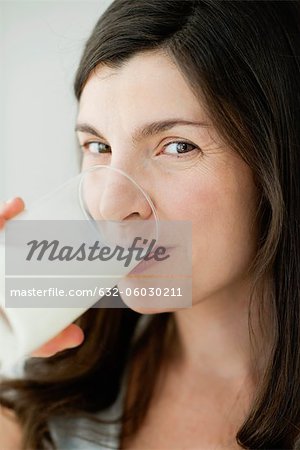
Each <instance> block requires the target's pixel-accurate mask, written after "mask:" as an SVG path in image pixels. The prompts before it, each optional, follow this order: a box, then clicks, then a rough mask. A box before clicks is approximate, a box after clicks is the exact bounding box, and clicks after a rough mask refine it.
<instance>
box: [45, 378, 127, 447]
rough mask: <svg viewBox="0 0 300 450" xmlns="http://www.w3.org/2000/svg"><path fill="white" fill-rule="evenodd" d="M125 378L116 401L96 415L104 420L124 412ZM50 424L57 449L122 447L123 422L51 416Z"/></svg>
mask: <svg viewBox="0 0 300 450" xmlns="http://www.w3.org/2000/svg"><path fill="white" fill-rule="evenodd" d="M125 379H126V377H124V378H123V383H122V387H121V389H120V392H119V395H118V398H117V400H116V401H115V403H114V404H113V405H111V406H110V407H109V408H107V409H105V410H103V411H101V412H99V413H97V414H96V417H99V418H103V419H104V420H107V419H115V418H117V417H118V416H119V415H120V414H121V413H122V409H123V400H124V394H125V385H126V383H125ZM48 426H49V430H50V434H51V437H52V439H53V441H54V443H55V446H56V448H57V450H107V449H118V448H120V432H121V424H119V423H118V424H115V423H112V424H97V423H94V422H91V421H89V420H88V419H86V418H77V419H75V418H59V417H55V418H51V421H49V422H48ZM99 432H100V433H101V434H100V433H99ZM96 442H97V443H96Z"/></svg>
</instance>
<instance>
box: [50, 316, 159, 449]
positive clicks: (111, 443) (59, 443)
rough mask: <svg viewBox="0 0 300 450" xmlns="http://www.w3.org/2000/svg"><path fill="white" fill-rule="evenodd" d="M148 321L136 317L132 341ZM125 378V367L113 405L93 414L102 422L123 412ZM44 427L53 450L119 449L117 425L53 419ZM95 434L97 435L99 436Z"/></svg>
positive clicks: (119, 425) (126, 371) (118, 427)
mask: <svg viewBox="0 0 300 450" xmlns="http://www.w3.org/2000/svg"><path fill="white" fill-rule="evenodd" d="M150 320H151V315H143V316H141V317H140V318H139V321H138V324H137V327H136V330H135V333H134V337H133V341H135V340H136V339H137V337H138V336H139V334H140V333H141V332H142V331H143V329H144V328H145V327H146V326H147V324H148V323H149V321H150ZM127 376H128V367H126V368H125V371H124V374H123V378H122V385H121V389H120V392H119V395H118V398H117V399H116V401H115V403H114V404H113V405H111V406H110V407H109V408H107V409H106V410H103V411H101V412H100V413H98V414H96V417H99V418H103V419H105V420H106V419H115V418H117V417H119V416H120V414H121V413H122V411H123V401H124V396H125V393H126V385H127ZM48 426H49V430H50V434H51V436H52V438H53V441H54V442H55V445H56V448H57V450H107V449H119V448H120V433H121V424H97V423H91V422H90V421H88V420H87V419H85V418H78V419H71V418H59V417H55V418H52V419H51V421H49V422H48ZM97 431H98V433H97ZM99 431H100V432H101V435H99ZM93 438H94V439H93ZM91 439H93V440H94V441H96V442H99V441H100V439H101V442H99V443H97V444H96V443H95V442H92V441H91Z"/></svg>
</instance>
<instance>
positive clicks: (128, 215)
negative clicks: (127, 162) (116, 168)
mask: <svg viewBox="0 0 300 450" xmlns="http://www.w3.org/2000/svg"><path fill="white" fill-rule="evenodd" d="M98 208H99V214H100V217H101V220H116V221H123V220H128V219H135V220H140V219H143V220H147V219H149V218H150V217H151V215H152V209H151V206H150V204H149V202H148V201H147V199H146V197H145V195H144V194H143V193H142V190H141V189H139V188H138V187H137V186H136V185H135V184H134V183H133V182H132V181H130V180H129V179H126V178H125V177H124V176H121V175H116V174H114V175H113V176H108V177H106V180H105V184H104V187H103V190H102V192H101V193H99V204H98Z"/></svg>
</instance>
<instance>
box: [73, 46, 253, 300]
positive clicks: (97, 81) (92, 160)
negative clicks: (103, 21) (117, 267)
mask: <svg viewBox="0 0 300 450" xmlns="http://www.w3.org/2000/svg"><path fill="white" fill-rule="evenodd" d="M79 106H80V107H79V115H78V126H77V130H78V137H79V141H80V144H81V145H83V155H84V156H83V165H82V168H83V169H86V168H88V167H90V166H92V165H95V164H104V165H110V166H112V167H115V168H118V169H121V170H123V171H125V172H126V173H127V174H129V175H130V176H131V177H132V178H134V179H135V181H136V182H137V183H139V185H140V186H141V187H142V188H143V189H144V190H145V191H146V192H147V193H148V194H149V196H150V197H151V199H152V201H153V203H154V205H155V208H156V211H157V213H158V217H159V219H161V220H166V221H178V220H185V221H190V222H191V223H192V270H193V278H192V297H193V304H196V303H199V302H202V301H204V300H205V299H208V298H210V297H212V296H215V295H217V294H220V293H222V292H224V293H225V292H231V294H234V289H235V288H237V289H239V286H240V285H241V283H243V282H244V281H245V278H246V272H247V269H248V267H249V264H250V262H251V260H252V258H253V256H254V253H255V249H256V240H257V238H256V228H255V225H254V221H253V218H254V214H255V211H256V206H257V200H256V199H257V193H256V188H255V184H254V181H253V177H252V172H251V170H250V169H249V167H248V166H247V165H246V163H245V162H244V161H243V160H242V159H241V158H240V157H239V156H238V155H237V154H236V153H235V152H233V151H232V150H231V149H230V148H229V147H228V146H227V145H226V144H224V143H223V142H222V141H221V139H220V137H219V136H218V133H217V130H216V129H215V128H214V127H213V125H212V123H211V121H210V120H209V118H208V116H207V115H206V114H205V111H204V107H203V105H201V104H200V103H199V100H198V99H197V98H196V97H195V96H194V94H193V93H192V91H191V89H190V88H189V86H188V84H187V82H186V81H185V79H184V78H183V76H182V75H181V72H180V71H179V70H178V68H177V67H176V66H175V65H174V63H172V61H171V60H170V59H169V58H168V57H167V56H166V55H165V54H163V53H162V52H144V53H139V54H137V55H135V56H134V57H132V58H131V59H129V60H128V61H127V62H126V63H124V64H123V65H122V67H121V68H118V69H112V68H108V67H105V66H99V67H98V68H97V70H96V72H95V73H93V74H91V76H90V77H89V79H88V81H87V83H86V85H85V87H84V89H83V92H82V96H81V99H80V105H79ZM169 121H170V122H172V123H169V125H166V124H164V122H169ZM176 122H178V123H176ZM184 122H186V123H184ZM153 123H155V124H157V126H152V127H149V124H153ZM160 124H161V125H162V126H160ZM142 130H144V132H142ZM116 189H117V187H115V189H114V192H113V194H112V197H111V198H110V209H109V211H108V210H107V215H106V212H105V210H102V215H103V218H104V219H111V220H125V219H126V220H128V219H130V218H135V219H144V220H148V219H153V215H152V210H151V208H150V207H149V205H147V203H145V202H143V201H142V200H141V201H140V202H139V201H138V200H137V199H136V198H134V192H132V194H130V195H125V193H124V189H123V190H122V185H121V184H120V191H119V192H117V191H116ZM131 195H132V197H131ZM120 198H122V202H121V203H120V201H119V200H120ZM139 198H140V199H142V197H139ZM114 202H115V204H116V207H115V208H113V207H112V206H113V203H114Z"/></svg>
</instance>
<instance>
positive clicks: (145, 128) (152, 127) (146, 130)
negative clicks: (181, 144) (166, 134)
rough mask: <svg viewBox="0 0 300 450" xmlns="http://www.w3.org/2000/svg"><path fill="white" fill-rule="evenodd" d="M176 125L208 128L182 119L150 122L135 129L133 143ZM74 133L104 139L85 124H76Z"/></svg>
mask: <svg viewBox="0 0 300 450" xmlns="http://www.w3.org/2000/svg"><path fill="white" fill-rule="evenodd" d="M178 125H189V126H193V127H209V126H210V125H209V124H208V123H205V122H194V121H191V120H183V119H169V120H163V121H157V122H151V123H147V124H145V125H142V126H141V127H139V128H137V129H136V130H135V131H134V133H133V136H132V141H133V142H138V141H140V140H142V139H144V138H146V137H149V136H153V135H155V134H157V133H161V132H163V131H168V130H170V129H171V128H174V127H175V126H178ZM75 131H76V132H77V131H81V132H83V133H84V132H85V133H90V134H93V135H94V136H97V137H98V138H99V139H104V140H106V139H105V137H104V136H103V135H102V134H101V132H100V131H99V130H97V129H96V128H94V127H93V126H92V125H89V124H87V123H78V124H77V125H76V127H75Z"/></svg>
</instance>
